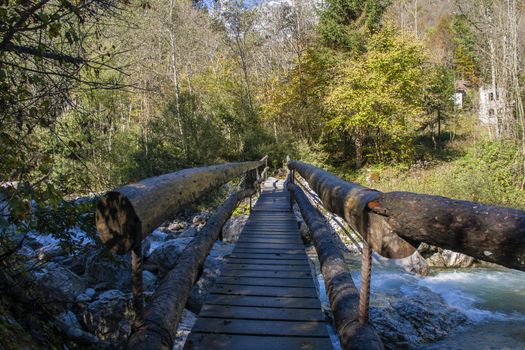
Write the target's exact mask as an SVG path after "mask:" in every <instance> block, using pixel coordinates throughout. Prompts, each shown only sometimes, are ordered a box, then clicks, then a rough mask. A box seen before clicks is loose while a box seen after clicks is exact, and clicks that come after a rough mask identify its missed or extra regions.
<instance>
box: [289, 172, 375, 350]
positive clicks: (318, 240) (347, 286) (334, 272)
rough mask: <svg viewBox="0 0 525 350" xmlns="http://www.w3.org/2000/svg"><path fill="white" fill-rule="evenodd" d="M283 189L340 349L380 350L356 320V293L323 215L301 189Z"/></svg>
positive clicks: (370, 329) (364, 325)
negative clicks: (302, 230) (301, 227)
mask: <svg viewBox="0 0 525 350" xmlns="http://www.w3.org/2000/svg"><path fill="white" fill-rule="evenodd" d="M286 187H287V189H288V190H289V191H290V192H291V193H292V194H293V196H294V199H295V201H296V203H297V206H298V207H299V210H300V211H301V215H302V217H303V218H304V220H305V223H306V225H307V226H308V229H309V230H310V232H311V234H312V241H313V243H314V246H315V250H316V252H317V256H318V257H319V263H320V265H321V272H322V274H323V279H324V281H325V284H326V291H327V294H328V299H329V300H330V307H331V309H332V313H333V315H334V326H335V329H336V330H337V333H338V334H339V336H340V339H341V345H342V348H343V349H345V350H346V349H363V350H365V349H366V350H381V349H383V343H382V342H381V339H380V338H379V336H378V335H377V333H376V332H375V330H374V328H373V327H372V326H371V325H370V323H368V322H367V320H361V319H360V318H359V292H358V291H357V288H356V286H355V284H354V281H353V280H352V274H351V273H350V269H349V268H348V265H347V264H346V262H345V259H344V257H343V254H342V253H341V251H340V250H339V248H338V247H337V246H336V245H335V244H334V242H333V240H332V236H331V234H330V228H329V227H328V224H327V223H326V221H325V220H324V216H323V214H321V213H320V212H319V210H317V208H315V207H314V206H313V205H312V204H311V203H310V201H309V200H308V197H307V196H306V195H305V193H304V192H303V191H302V190H301V188H300V187H299V186H297V185H295V184H293V183H291V181H288V183H287V186H286Z"/></svg>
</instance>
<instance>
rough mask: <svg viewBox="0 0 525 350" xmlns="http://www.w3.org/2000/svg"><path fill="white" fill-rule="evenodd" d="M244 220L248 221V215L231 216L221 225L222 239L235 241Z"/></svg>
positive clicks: (244, 222)
mask: <svg viewBox="0 0 525 350" xmlns="http://www.w3.org/2000/svg"><path fill="white" fill-rule="evenodd" d="M246 221H248V215H237V216H233V217H231V218H230V219H229V220H228V221H226V223H225V224H224V226H223V227H222V240H223V241H224V242H230V243H235V242H237V240H238V239H239V235H240V234H241V231H242V229H243V228H244V225H246Z"/></svg>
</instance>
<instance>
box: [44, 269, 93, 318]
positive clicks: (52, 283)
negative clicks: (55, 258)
mask: <svg viewBox="0 0 525 350" xmlns="http://www.w3.org/2000/svg"><path fill="white" fill-rule="evenodd" d="M35 279H36V282H37V283H38V285H39V287H40V288H39V291H38V294H39V296H38V297H39V299H40V300H41V302H42V303H44V304H47V306H49V307H51V308H52V309H53V310H55V311H57V313H58V312H62V311H65V310H67V309H68V308H69V307H71V305H72V303H73V302H74V301H75V298H76V296H77V295H78V294H81V293H82V292H83V291H84V290H85V289H86V281H85V280H84V279H82V278H81V277H79V276H77V275H76V274H74V273H73V272H71V271H70V270H68V269H67V268H65V267H63V266H61V265H59V264H56V263H48V264H46V265H45V266H44V267H43V268H42V269H41V270H40V271H38V272H35Z"/></svg>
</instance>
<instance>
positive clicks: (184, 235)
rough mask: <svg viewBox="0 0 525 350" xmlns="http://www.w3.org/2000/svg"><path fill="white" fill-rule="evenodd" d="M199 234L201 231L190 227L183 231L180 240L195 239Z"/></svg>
mask: <svg viewBox="0 0 525 350" xmlns="http://www.w3.org/2000/svg"><path fill="white" fill-rule="evenodd" d="M198 234H199V231H197V229H196V228H195V227H189V228H187V229H186V230H184V231H182V233H181V234H180V235H179V237H180V238H193V237H195V236H197V235H198Z"/></svg>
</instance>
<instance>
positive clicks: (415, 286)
mask: <svg viewBox="0 0 525 350" xmlns="http://www.w3.org/2000/svg"><path fill="white" fill-rule="evenodd" d="M353 277H354V281H355V282H356V284H357V285H359V272H357V271H356V272H355V273H354V274H353ZM423 288H428V289H430V290H431V291H432V292H434V293H436V294H438V295H440V296H441V297H442V299H443V300H444V301H445V303H446V304H448V305H449V306H450V307H452V308H455V309H457V310H458V311H460V312H462V313H463V314H465V315H466V316H467V317H468V320H469V322H468V323H467V324H465V325H464V326H461V327H457V329H455V330H454V331H453V332H451V333H450V334H449V335H448V336H446V337H445V338H443V339H441V340H440V341H438V342H436V343H433V344H426V345H425V346H423V347H422V348H423V349H525V272H520V271H514V270H509V269H487V268H478V269H457V270H450V269H448V270H436V271H434V272H433V273H432V274H431V275H430V276H427V277H421V276H417V275H413V274H409V273H406V272H404V271H402V270H400V269H395V268H385V267H381V266H378V265H374V273H373V275H372V286H371V289H372V297H373V293H374V291H375V292H381V293H386V294H396V293H399V292H401V293H402V294H403V295H407V296H409V295H410V296H417V294H418V293H422V289H423Z"/></svg>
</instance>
